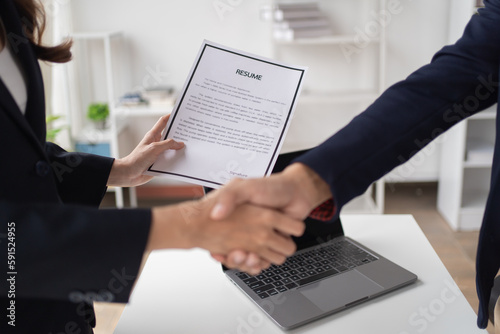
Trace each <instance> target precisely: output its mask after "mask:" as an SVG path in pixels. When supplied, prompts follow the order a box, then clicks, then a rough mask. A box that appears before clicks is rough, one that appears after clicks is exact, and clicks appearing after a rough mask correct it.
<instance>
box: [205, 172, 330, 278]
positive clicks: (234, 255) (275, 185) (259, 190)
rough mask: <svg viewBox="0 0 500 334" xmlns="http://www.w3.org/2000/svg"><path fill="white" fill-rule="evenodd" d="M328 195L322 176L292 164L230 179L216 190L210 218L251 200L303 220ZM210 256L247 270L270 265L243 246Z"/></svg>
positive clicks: (228, 264) (228, 265)
mask: <svg viewBox="0 0 500 334" xmlns="http://www.w3.org/2000/svg"><path fill="white" fill-rule="evenodd" d="M331 197H332V194H331V192H330V188H329V186H328V184H327V183H326V182H325V181H324V180H323V179H321V178H320V177H319V176H318V175H317V174H316V173H315V172H314V171H313V170H311V169H310V168H309V167H307V166H305V165H303V164H300V163H294V164H292V165H290V166H289V167H287V168H286V169H285V170H284V171H283V172H281V173H277V174H273V175H271V176H270V177H268V178H260V179H246V180H233V181H231V182H230V183H229V184H228V185H227V186H225V187H223V188H221V189H219V190H217V199H216V203H217V204H216V205H215V207H214V209H213V210H212V212H211V218H212V219H215V220H218V219H223V218H225V217H227V215H229V214H230V213H231V212H233V210H235V209H236V208H237V207H238V206H239V205H242V204H245V203H251V204H254V205H259V206H262V207H266V208H270V209H275V210H277V211H279V212H282V213H284V214H286V215H288V216H289V217H293V218H295V219H300V220H303V219H304V218H305V217H307V215H308V214H309V213H310V212H311V210H313V209H314V208H316V207H317V206H318V205H320V204H321V203H323V202H324V201H326V200H327V199H329V198H331ZM212 257H213V258H214V259H216V260H218V261H220V262H222V263H223V264H225V265H226V266H227V267H229V268H240V270H243V271H246V272H250V273H253V272H258V271H260V270H262V269H264V268H266V267H267V266H269V262H268V261H267V260H266V259H263V258H261V257H259V256H258V255H257V254H252V253H248V252H246V251H244V250H242V249H235V250H234V251H233V252H231V253H230V254H229V255H223V254H217V253H212ZM241 268H242V269H241Z"/></svg>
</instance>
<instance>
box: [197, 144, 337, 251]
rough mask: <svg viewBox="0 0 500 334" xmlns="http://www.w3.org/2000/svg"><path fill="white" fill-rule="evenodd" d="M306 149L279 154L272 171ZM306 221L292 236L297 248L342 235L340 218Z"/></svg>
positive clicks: (209, 189) (276, 171) (207, 189)
mask: <svg viewBox="0 0 500 334" xmlns="http://www.w3.org/2000/svg"><path fill="white" fill-rule="evenodd" d="M305 152H307V150H302V151H295V152H290V153H284V154H280V155H279V156H278V159H277V160H276V164H275V165H274V168H273V173H278V172H281V171H282V170H283V169H285V168H286V166H288V165H289V164H290V163H291V162H292V161H293V160H294V159H295V158H297V157H298V156H300V155H302V154H304V153H305ZM204 189H205V193H208V192H210V191H212V189H211V188H207V187H204ZM304 222H305V223H306V230H305V232H304V234H303V235H302V236H301V237H298V238H296V237H293V239H294V241H295V244H296V245H297V250H300V249H303V248H306V247H310V246H313V245H315V244H320V243H323V242H326V241H329V240H331V239H333V238H335V237H338V236H341V235H344V231H343V229H342V224H341V223H340V220H336V221H335V222H331V223H325V222H322V221H319V220H315V219H312V218H309V217H308V218H306V219H305V220H304Z"/></svg>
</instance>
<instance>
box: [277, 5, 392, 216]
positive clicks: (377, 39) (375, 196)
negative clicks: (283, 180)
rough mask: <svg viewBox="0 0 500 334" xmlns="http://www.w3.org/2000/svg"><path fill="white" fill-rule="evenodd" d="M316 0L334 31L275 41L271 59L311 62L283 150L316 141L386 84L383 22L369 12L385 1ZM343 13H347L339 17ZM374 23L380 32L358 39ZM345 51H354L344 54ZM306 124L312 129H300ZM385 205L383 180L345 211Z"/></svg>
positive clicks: (377, 209)
mask: <svg viewBox="0 0 500 334" xmlns="http://www.w3.org/2000/svg"><path fill="white" fill-rule="evenodd" d="M302 2H303V1H302ZM315 2H317V3H318V4H319V7H320V9H321V10H322V11H323V12H324V13H325V14H326V15H327V16H328V18H329V19H330V21H331V23H332V30H333V35H331V36H325V37H316V38H301V39H296V40H291V41H282V40H274V42H273V45H274V58H276V59H280V60H282V61H284V62H286V63H292V64H298V65H307V66H308V67H309V70H308V73H307V74H306V77H305V83H304V87H303V90H302V94H301V96H300V98H299V100H298V104H297V109H296V111H295V115H294V119H293V120H292V123H291V126H290V129H289V131H288V134H287V139H286V140H285V143H284V145H283V151H284V152H287V151H293V150H299V149H305V148H310V147H314V146H317V145H318V144H320V143H321V142H323V141H324V140H325V139H327V138H328V137H330V136H331V135H332V134H334V133H335V132H337V131H338V130H340V129H341V128H342V127H343V126H345V125H346V124H347V123H349V121H350V120H351V119H352V118H353V117H354V116H356V115H357V114H358V113H360V112H362V111H363V110H364V109H366V107H367V106H368V105H369V104H370V103H372V102H373V101H374V100H375V99H376V98H377V97H378V96H379V95H380V94H381V93H382V91H383V90H384V89H385V81H386V80H385V73H386V27H385V25H384V24H380V23H377V22H376V18H374V17H373V13H374V12H375V13H380V12H381V11H385V10H386V0H378V1H366V0H351V1H326V0H323V1H315ZM275 3H280V1H275ZM343 13H347V16H348V17H343ZM370 14H372V15H370ZM349 15H350V16H349ZM373 23H374V24H375V25H377V24H378V25H377V26H376V27H377V29H378V31H376V32H375V33H370V34H367V35H366V36H367V37H369V39H368V40H365V41H364V43H360V38H361V37H360V35H359V32H360V31H361V32H363V31H364V29H367V28H366V27H367V26H368V25H369V24H371V26H370V27H373V26H374V25H373ZM346 50H351V51H352V50H355V52H354V53H348V54H347V55H346ZM367 73H368V74H370V75H369V76H367ZM304 128H307V129H315V131H314V132H312V131H308V132H307V133H304V131H303V130H302V129H304ZM383 210H384V179H381V180H379V181H377V182H376V183H374V185H372V186H371V187H370V188H369V189H368V191H367V192H366V193H365V194H364V195H362V196H360V197H358V198H356V199H354V200H353V201H352V202H351V203H349V204H347V205H346V207H345V209H344V211H343V212H344V213H383Z"/></svg>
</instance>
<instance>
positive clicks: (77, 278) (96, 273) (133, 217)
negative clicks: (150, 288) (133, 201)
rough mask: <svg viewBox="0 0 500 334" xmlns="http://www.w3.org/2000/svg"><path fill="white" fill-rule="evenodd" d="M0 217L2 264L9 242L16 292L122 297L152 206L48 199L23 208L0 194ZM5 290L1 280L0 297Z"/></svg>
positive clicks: (20, 294)
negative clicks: (107, 205)
mask: <svg viewBox="0 0 500 334" xmlns="http://www.w3.org/2000/svg"><path fill="white" fill-rule="evenodd" d="M0 222H2V223H1V224H0V236H2V238H0V254H1V255H0V259H1V260H2V263H4V264H5V266H7V256H8V254H9V252H8V248H11V249H14V248H15V253H14V257H13V260H14V268H15V271H16V272H17V275H16V281H15V284H16V286H15V293H16V298H35V299H37V298H40V299H48V300H62V301H73V302H75V301H76V302H78V301H79V300H78V299H79V298H88V297H94V298H96V299H97V300H101V301H109V302H126V301H127V300H128V298H129V295H130V292H131V289H132V286H133V283H134V281H135V279H136V276H137V274H138V271H139V267H140V264H141V260H142V256H143V254H144V249H145V247H146V243H147V239H148V235H149V230H150V224H151V211H150V210H149V209H123V210H118V209H102V210H98V209H94V208H90V207H88V206H75V205H68V204H53V203H30V204H29V210H27V209H26V204H23V203H19V202H9V201H5V200H0ZM12 227H13V228H12ZM8 232H11V234H8ZM7 237H9V238H7ZM9 242H11V244H10V245H9ZM12 271H14V270H12ZM4 274H5V271H4ZM4 282H5V280H4ZM7 292H8V291H7V285H6V284H0V297H5V296H7Z"/></svg>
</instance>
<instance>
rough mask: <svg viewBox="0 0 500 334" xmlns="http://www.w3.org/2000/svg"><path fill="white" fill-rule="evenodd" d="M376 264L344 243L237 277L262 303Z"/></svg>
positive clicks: (331, 245) (361, 250)
mask: <svg viewBox="0 0 500 334" xmlns="http://www.w3.org/2000/svg"><path fill="white" fill-rule="evenodd" d="M375 260H377V258H376V257H375V256H373V255H371V254H369V253H367V252H366V251H364V250H363V249H361V248H359V247H358V246H356V245H354V244H353V243H351V242H349V241H347V240H343V239H342V240H339V241H336V242H334V243H329V244H328V245H324V246H322V247H317V248H314V249H311V250H308V251H306V252H301V253H299V254H296V255H293V256H291V257H289V258H288V259H287V260H286V261H285V263H283V264H282V265H279V266H276V265H272V266H270V267H269V268H268V269H266V270H264V271H262V272H261V273H260V274H259V275H257V276H250V275H248V274H246V273H243V272H238V273H236V275H237V276H238V277H239V278H240V279H241V280H242V281H243V282H244V283H245V284H246V285H247V286H248V287H249V288H250V289H252V290H253V291H254V292H255V293H256V294H257V295H259V297H260V298H262V299H263V298H267V297H270V296H274V295H277V294H278V293H281V292H285V291H287V290H290V289H293V288H297V287H300V286H302V285H306V284H309V283H312V282H315V281H318V280H320V279H323V278H325V277H329V276H333V275H336V274H340V273H342V272H344V271H347V270H351V269H353V268H355V267H357V266H360V265H363V264H366V263H370V262H373V261H375Z"/></svg>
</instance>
